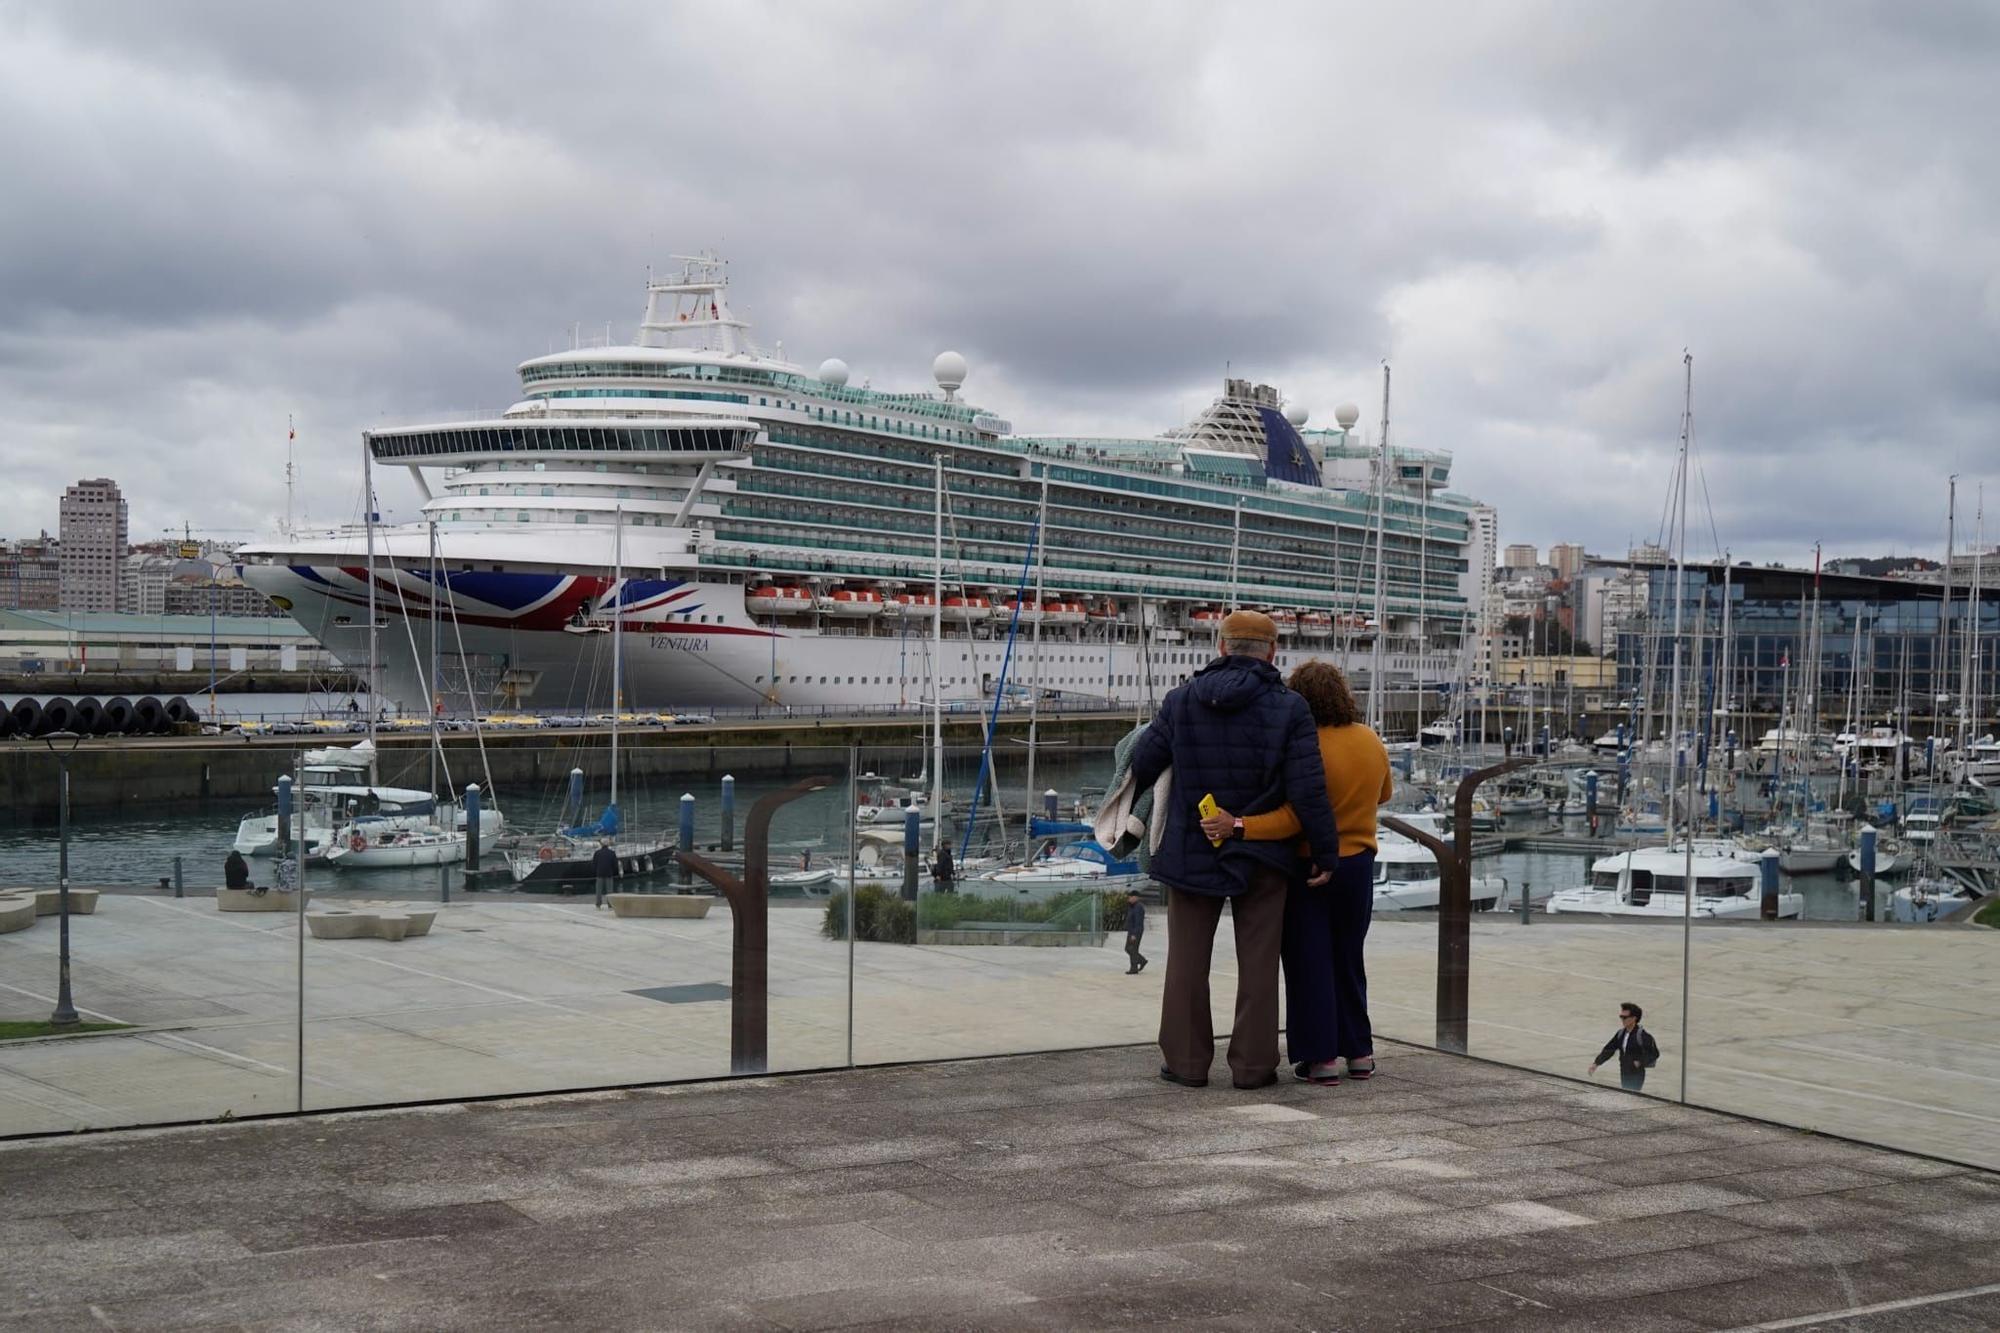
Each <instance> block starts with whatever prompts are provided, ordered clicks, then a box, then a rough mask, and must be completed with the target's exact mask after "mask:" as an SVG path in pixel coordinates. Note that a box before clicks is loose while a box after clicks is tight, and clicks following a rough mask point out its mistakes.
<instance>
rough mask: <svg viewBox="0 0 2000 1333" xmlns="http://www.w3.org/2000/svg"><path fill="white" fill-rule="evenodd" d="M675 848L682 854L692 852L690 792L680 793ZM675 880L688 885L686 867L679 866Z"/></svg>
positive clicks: (691, 794) (692, 834)
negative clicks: (679, 822) (679, 824)
mask: <svg viewBox="0 0 2000 1333" xmlns="http://www.w3.org/2000/svg"><path fill="white" fill-rule="evenodd" d="M675 846H677V847H679V848H680V849H681V850H682V851H684V852H692V851H693V850H694V793H693V792H691V791H684V792H682V793H681V826H680V831H679V836H678V838H677V839H676V841H675ZM675 878H677V879H679V880H680V882H681V883H682V884H686V883H688V871H687V867H686V866H681V868H680V874H679V875H677V876H676V877H675Z"/></svg>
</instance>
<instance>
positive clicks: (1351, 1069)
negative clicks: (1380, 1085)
mask: <svg viewBox="0 0 2000 1333" xmlns="http://www.w3.org/2000/svg"><path fill="white" fill-rule="evenodd" d="M1347 1076H1348V1077H1349V1078H1351V1079H1354V1080H1355V1081H1357V1082H1359V1081H1360V1080H1362V1079H1370V1078H1374V1077H1375V1057H1374V1056H1372V1055H1363V1056H1359V1057H1357V1058H1355V1059H1352V1060H1349V1061H1348V1062H1347Z"/></svg>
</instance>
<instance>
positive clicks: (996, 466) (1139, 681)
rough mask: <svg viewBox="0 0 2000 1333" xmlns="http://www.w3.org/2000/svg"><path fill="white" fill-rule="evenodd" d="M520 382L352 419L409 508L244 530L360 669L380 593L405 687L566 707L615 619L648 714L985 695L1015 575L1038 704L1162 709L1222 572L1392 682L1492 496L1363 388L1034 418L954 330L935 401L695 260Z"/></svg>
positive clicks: (1440, 677)
mask: <svg viewBox="0 0 2000 1333" xmlns="http://www.w3.org/2000/svg"><path fill="white" fill-rule="evenodd" d="M1057 305H1060V301H1058V302H1057ZM1053 318H1056V319H1060V318H1062V316H1061V315H1060V313H1058V314H1057V315H1055V316H1053ZM518 373H519V378H520V400H519V401H518V402H516V403H515V404H514V405H513V406H511V407H509V408H507V409H506V410H505V411H504V412H502V413H501V414H499V415H498V416H492V417H480V418H474V419H466V420H457V421H449V422H445V423H441V424H435V425H422V426H402V427H386V428H381V429H376V430H371V431H369V432H367V434H366V436H365V438H364V441H363V443H364V446H365V450H366V456H367V468H368V469H369V471H370V474H371V475H372V476H374V477H375V479H376V481H378V482H380V481H381V480H382V479H383V478H382V477H381V475H380V474H382V473H383V472H384V471H385V470H389V469H394V470H395V471H396V472H397V473H399V474H400V473H402V472H404V471H407V474H408V487H409V489H410V490H411V491H412V492H414V494H415V495H416V496H417V497H420V499H421V521H417V522H409V523H400V524H398V523H390V524H380V523H377V524H374V525H372V540H371V539H370V534H369V533H368V532H367V531H364V528H363V527H359V526H357V527H353V528H347V529H341V530H336V531H324V532H313V533H306V532H294V533H289V534H287V535H285V536H283V537H281V538H278V539H274V540H270V541H264V542H258V543H253V544H250V545H247V546H245V547H243V548H242V549H241V550H239V551H238V553H237V556H238V559H239V561H241V562H242V564H241V574H242V577H243V578H244V580H245V581H246V582H248V583H250V584H252V585H253V586H255V587H257V588H258V589H260V590H261V591H263V592H264V593H266V594H267V595H268V596H270V597H271V599H272V600H273V602H274V603H275V604H276V605H277V606H279V607H280V608H281V609H283V610H285V611H286V612H288V613H289V614H290V615H291V616H292V617H293V618H294V619H296V620H297V621H299V623H300V624H302V625H304V626H305V627H306V628H307V629H308V630H309V631H310V632H311V633H312V634H313V635H314V636H315V637H316V638H318V639H319V640H320V641H321V642H322V643H324V644H326V645H327V646H328V647H329V648H330V649H332V651H333V652H334V653H335V654H336V655H337V656H339V657H340V658H341V659H342V660H343V661H346V662H359V661H362V660H365V659H366V658H367V656H368V640H369V639H370V637H371V635H370V629H369V627H370V609H371V603H372V609H373V615H374V617H375V622H376V623H377V624H378V625H379V626H380V629H379V633H377V634H375V635H374V636H373V637H374V638H375V639H376V640H377V649H378V652H379V654H380V656H379V659H378V660H379V662H380V666H381V671H382V676H383V679H382V684H383V687H384V691H385V693H386V694H387V695H389V696H390V697H392V698H394V699H396V700H398V701H400V702H401V703H402V704H403V705H404V706H405V707H415V708H420V709H428V708H429V706H430V703H431V698H430V696H431V694H432V693H442V694H444V695H445V696H446V697H449V698H471V699H475V700H478V701H480V702H481V706H482V707H486V706H491V707H499V708H503V709H507V710H513V709H519V708H529V709H534V710H538V711H543V712H546V711H549V710H551V709H562V708H575V707H577V706H579V704H580V703H583V702H586V701H588V700H589V689H590V682H592V681H602V680H604V679H606V678H607V677H608V676H609V675H610V669H609V657H610V653H611V651H612V649H611V639H612V637H613V636H611V635H609V634H607V633H605V632H604V631H605V629H606V627H607V626H609V625H610V624H611V621H612V618H613V617H616V618H617V620H618V621H619V622H620V624H621V625H622V627H623V629H624V630H625V634H624V636H623V637H624V645H623V649H622V656H623V658H624V663H623V665H624V671H625V677H624V679H625V689H626V692H627V695H628V697H630V698H636V699H642V700H645V701H646V702H647V704H648V705H649V706H672V707H676V708H678V707H684V706H693V707H705V706H728V705H736V706H743V707H749V706H759V707H779V708H782V707H786V706H791V705H799V706H821V705H832V706H845V707H856V706H870V707H890V708H893V707H899V706H913V705H914V703H915V702H916V701H918V700H921V699H924V698H937V699H940V700H943V701H945V702H946V703H947V705H948V706H954V707H957V706H976V703H977V701H982V700H990V699H992V698H993V697H995V695H996V693H999V692H1000V690H1001V673H1002V670H1003V661H1004V660H1005V659H1006V658H1007V655H1008V649H1009V643H1008V642H1007V640H1008V637H1009V632H1010V628H1013V629H1014V632H1015V633H1027V632H1028V630H1026V629H1021V628H1019V627H1016V626H1015V622H1014V617H1013V616H1012V615H1007V616H1000V615H995V614H994V613H993V608H994V607H996V606H1002V605H1006V604H1007V603H1008V602H1009V601H1011V600H1013V599H1016V598H1020V597H1023V596H1024V594H1025V592H1026V589H1027V588H1036V589H1039V590H1040V591H1039V592H1038V595H1037V599H1036V600H1038V601H1040V603H1041V605H1040V606H1039V607H1038V608H1037V610H1038V613H1039V614H1038V617H1037V620H1038V623H1034V624H1033V625H1032V626H1030V627H1029V629H1031V630H1032V634H1033V637H1034V639H1035V647H1034V649H1032V650H1031V651H1027V652H1016V653H1015V654H1014V656H1013V661H1012V666H1011V667H1009V668H1007V669H1008V670H1011V671H1012V672H1013V673H1014V674H1015V676H1016V677H1017V680H1027V679H1029V678H1032V679H1034V680H1035V682H1036V684H1037V686H1038V688H1039V689H1040V690H1041V691H1042V692H1043V696H1044V697H1055V698H1073V699H1080V700H1088V701H1116V702H1117V703H1119V704H1121V705H1125V706H1131V705H1136V704H1139V703H1142V702H1143V701H1145V700H1147V699H1157V698H1158V697H1159V696H1160V695H1161V694H1162V693H1164V692H1165V690H1166V689H1168V688H1169V687H1171V686H1173V685H1175V684H1178V683H1179V682H1180V681H1181V680H1182V679H1184V678H1185V677H1187V676H1188V675H1191V674H1192V673H1193V672H1195V671H1197V670H1199V669H1200V667H1201V666H1202V665H1204V664H1205V663H1206V662H1207V661H1208V660H1209V658H1210V657H1211V656H1212V655H1213V651H1214V634H1215V631H1216V627H1217V626H1218V625H1219V623H1220V619H1221V616H1220V613H1219V610H1218V603H1219V602H1221V601H1222V600H1224V598H1225V596H1226V597H1227V600H1229V601H1231V602H1232V603H1233V604H1236V605H1243V606H1256V607H1263V608H1266V609H1268V610H1269V611H1270V612H1271V613H1272V614H1273V615H1274V616H1275V617H1276V618H1278V619H1279V620H1280V621H1281V622H1283V623H1288V624H1290V625H1292V626H1293V627H1295V632H1293V633H1290V634H1286V635H1285V636H1284V637H1283V638H1282V639H1281V642H1280V644H1279V650H1278V657H1277V665H1278V668H1279V669H1280V670H1281V671H1283V670H1289V669H1290V667H1292V666H1294V665H1296V664H1297V663H1299V662H1302V661H1306V660H1308V659H1311V658H1315V657H1327V658H1331V659H1333V660H1349V661H1350V675H1352V676H1354V677H1355V678H1356V685H1357V688H1365V687H1366V686H1367V685H1368V684H1369V681H1368V679H1367V678H1368V676H1369V674H1370V672H1371V670H1372V669H1373V664H1374V662H1375V661H1376V660H1378V659H1379V661H1380V664H1381V665H1380V669H1381V671H1382V673H1383V676H1384V681H1385V683H1388V684H1391V685H1397V686H1405V687H1408V686H1419V685H1421V686H1430V685H1436V684H1442V683H1445V682H1449V681H1453V680H1456V679H1458V678H1459V677H1460V675H1461V674H1462V671H1461V666H1462V660H1463V657H1464V653H1465V650H1466V646H1467V644H1468V643H1469V642H1470V641H1471V639H1472V637H1473V636H1472V635H1471V633H1470V626H1471V623H1472V617H1473V616H1474V615H1476V614H1477V610H1478V608H1477V607H1474V606H1470V604H1469V600H1468V595H1467V587H1468V586H1469V585H1468V584H1467V583H1466V582H1465V578H1466V576H1465V571H1466V569H1467V568H1468V564H1467V562H1468V559H1473V560H1476V559H1478V558H1480V557H1479V556H1478V555H1477V553H1476V551H1475V549H1474V544H1473V533H1474V529H1475V526H1476V523H1477V522H1478V521H1479V520H1478V519H1477V518H1476V516H1475V511H1477V510H1478V509H1479V506H1478V504H1477V502H1476V501H1474V500H1471V499H1468V498H1466V497H1464V496H1460V495H1456V494H1453V493H1452V492H1451V491H1450V490H1449V489H1448V484H1449V478H1450V468H1451V459H1450V456H1449V455H1448V454H1445V453H1442V452H1438V451H1429V450H1419V449H1406V448H1401V447H1398V448H1395V449H1392V450H1391V451H1390V453H1389V456H1388V457H1386V458H1384V457H1382V456H1381V455H1382V450H1381V449H1379V448H1374V447H1369V446H1367V445H1364V444H1363V442H1362V440H1361V437H1360V434H1359V432H1358V431H1357V430H1356V429H1355V422H1356V421H1357V420H1358V418H1359V415H1360V413H1359V410H1358V409H1356V408H1353V407H1351V406H1344V407H1342V408H1340V409H1339V410H1338V411H1336V413H1335V420H1336V423H1337V424H1336V426H1335V427H1334V428H1332V429H1307V428H1306V426H1305V423H1306V421H1307V414H1306V412H1305V410H1304V408H1303V407H1301V406H1300V405H1298V404H1296V403H1286V402H1285V401H1284V400H1283V399H1282V398H1281V397H1280V396H1279V394H1278V392H1277V390H1275V389H1274V388H1271V387H1270V386H1268V385H1261V384H1254V383H1251V382H1249V381H1246V380H1241V379H1234V378H1231V379H1228V380H1226V381H1225V383H1224V385H1223V392H1222V395H1221V397H1219V398H1218V399H1216V400H1215V402H1214V403H1213V404H1212V405H1211V406H1210V407H1209V408H1208V409H1207V410H1205V411H1204V412H1203V413H1201V415H1200V416H1199V417H1198V418H1197V419H1196V420H1195V421H1193V422H1192V423H1190V424H1189V425H1187V426H1184V427H1181V428H1178V429H1174V430H1171V431H1168V432H1166V433H1164V434H1162V435H1158V436H1153V437H1143V438H1091V439H1083V438H1071V437H1032V436H1024V435H1016V434H1015V433H1014V432H1013V428H1012V426H1011V425H1010V424H1009V423H1008V422H1006V421H1004V420H1002V419H1001V418H1000V417H998V416H996V415H994V414H993V413H991V412H988V411H984V410H982V409H980V408H978V407H976V406H974V405H972V404H969V403H967V402H966V401H964V399H963V398H962V397H961V396H960V390H961V389H962V388H963V386H964V383H965V380H966V378H967V374H968V371H967V367H966V363H965V359H964V358H963V357H961V356H959V355H957V354H956V353H953V352H945V353H942V354H940V355H939V356H938V357H937V358H936V361H935V362H934V364H933V366H932V376H933V379H934V380H935V383H936V390H935V391H932V392H888V391H884V390H879V389H876V388H873V387H870V386H869V385H868V384H867V383H866V382H865V381H864V382H863V383H861V384H855V383H851V382H850V374H849V370H848V367H847V366H846V364H845V363H843V362H841V361H839V360H838V359H830V360H827V361H826V362H824V363H823V364H822V365H820V367H819V368H818V370H817V372H813V371H807V370H805V369H802V368H801V367H800V366H798V365H794V364H792V363H790V362H788V361H786V360H784V359H783V357H782V354H780V355H777V356H772V355H767V354H766V353H764V352H763V351H762V350H760V349H759V348H758V347H757V346H756V344H755V343H754V342H753V341H752V339H751V334H750V327H749V325H748V323H747V322H746V321H745V320H744V319H742V318H741V317H740V316H739V315H738V313H737V312H736V311H735V310H734V308H733V307H732V305H731V301H730V293H729V283H728V276H727V273H726V270H725V268H724V266H723V264H722V263H721V262H720V261H718V260H715V259H714V258H712V257H707V256H703V257H696V258H688V259H685V260H684V261H683V262H682V264H681V266H680V269H679V271H678V272H677V273H674V274H672V275H670V276H665V277H658V278H655V279H653V280H651V281H649V282H648V284H647V288H646V307H645V315H644V318H643V320H642V322H641V323H640V325H639V329H638V333H637V335H636V337H635V338H634V339H633V340H632V341H631V342H630V343H629V344H626V345H623V346H612V345H606V346H592V347H581V346H579V347H573V348H571V349H568V350H564V351H558V352H554V353H551V354H549V355H546V356H537V357H533V358H531V359H529V360H527V361H524V362H522V363H520V365H519V367H518ZM396 480H397V481H398V482H399V483H400V482H401V480H402V478H401V477H400V476H398V477H397V478H396ZM379 492H380V488H379V487H378V493H379ZM389 498H390V499H393V497H389ZM433 528H434V529H435V542H434V543H433ZM621 528H622V531H623V534H624V537H623V541H624V548H623V549H624V563H623V574H622V576H620V575H619V574H618V565H617V561H616V559H615V552H614V545H615V543H616V542H617V540H618V538H617V533H618V532H619V530H620V529H621ZM1033 531H1040V532H1042V533H1044V534H1046V536H1045V539H1044V540H1041V541H1039V542H1038V543H1037V544H1036V546H1035V547H1034V550H1035V553H1036V554H1035V555H1034V557H1033V559H1032V560H1031V559H1030V558H1029V551H1030V546H1029V541H1030V533H1031V532H1033ZM1371 550H1375V551H1377V552H1378V554H1377V555H1376V556H1375V557H1374V558H1372V559H1371V558H1368V557H1367V555H1366V553H1367V552H1369V551H1371ZM371 553H372V554H371ZM1383 553H1385V554H1386V557H1387V558H1386V560H1385V559H1383V558H1382V554H1383ZM1024 567H1028V568H1030V570H1031V575H1032V577H1031V579H1029V580H1028V581H1026V582H1025V583H1024V575H1023V569H1024ZM1376 568H1381V569H1382V570H1383V571H1384V575H1383V578H1384V587H1383V588H1382V590H1381V598H1380V602H1379V605H1380V607H1381V615H1380V617H1379V621H1378V618H1377V617H1376V615H1375V611H1376V607H1377V605H1378V599H1377V589H1376V587H1375V585H1374V572H1373V571H1374V570H1375V569H1376ZM1225 570H1227V571H1228V573H1227V575H1226V576H1225V574H1224V572H1223V571H1225ZM1204 612H1208V613H1211V614H1209V615H1208V616H1207V618H1204V616H1203V613H1204ZM437 622H442V623H441V624H440V625H439V628H440V629H441V630H442V633H441V636H440V637H441V639H442V642H443V643H444V644H445V645H446V654H445V660H444V661H442V662H441V663H440V665H439V671H438V675H439V679H438V680H437V681H435V682H429V685H430V687H431V688H426V686H425V685H424V684H422V683H420V682H422V681H423V677H424V674H425V673H423V672H422V670H421V667H422V665H423V664H422V663H421V662H420V661H419V659H418V653H419V651H420V650H419V648H418V645H420V644H424V643H428V642H431V641H432V633H431V631H432V628H433V624H434V623H437ZM940 626H941V628H940ZM1420 631H1421V632H1420ZM1363 642H1367V643H1369V645H1370V651H1369V652H1366V653H1359V652H1354V651H1353V650H1354V648H1355V645H1356V644H1359V643H1363ZM461 645H462V646H461ZM1350 655H1351V656H1350ZM1013 683H1016V682H1009V684H1010V685H1011V684H1013Z"/></svg>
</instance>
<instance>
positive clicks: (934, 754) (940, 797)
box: [931, 450, 970, 848]
mask: <svg viewBox="0 0 2000 1333" xmlns="http://www.w3.org/2000/svg"><path fill="white" fill-rule="evenodd" d="M936 464H937V481H936V484H937V495H936V501H937V513H936V516H935V519H934V523H933V530H932V540H933V543H934V546H935V551H934V553H933V557H932V558H933V560H934V561H935V562H936V563H935V567H934V568H933V570H932V575H931V595H932V600H933V601H935V602H936V603H937V606H936V607H934V608H933V614H934V616H935V619H934V620H933V621H932V624H931V646H932V650H933V651H932V653H931V845H932V847H934V848H935V847H936V846H937V845H939V844H940V843H942V842H943V841H944V677H943V676H941V675H940V674H938V673H939V672H941V671H943V670H944V451H943V450H939V451H938V454H937V458H936ZM967 817H968V818H969V817H970V812H968V816H967Z"/></svg>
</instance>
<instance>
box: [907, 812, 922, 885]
mask: <svg viewBox="0 0 2000 1333" xmlns="http://www.w3.org/2000/svg"><path fill="white" fill-rule="evenodd" d="M922 830H923V819H922V817H921V816H920V815H919V814H918V813H917V807H915V806H914V805H909V806H904V807H903V897H904V899H905V900H906V901H908V902H915V901H916V900H917V844H918V842H919V841H920V840H921V833H922Z"/></svg>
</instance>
